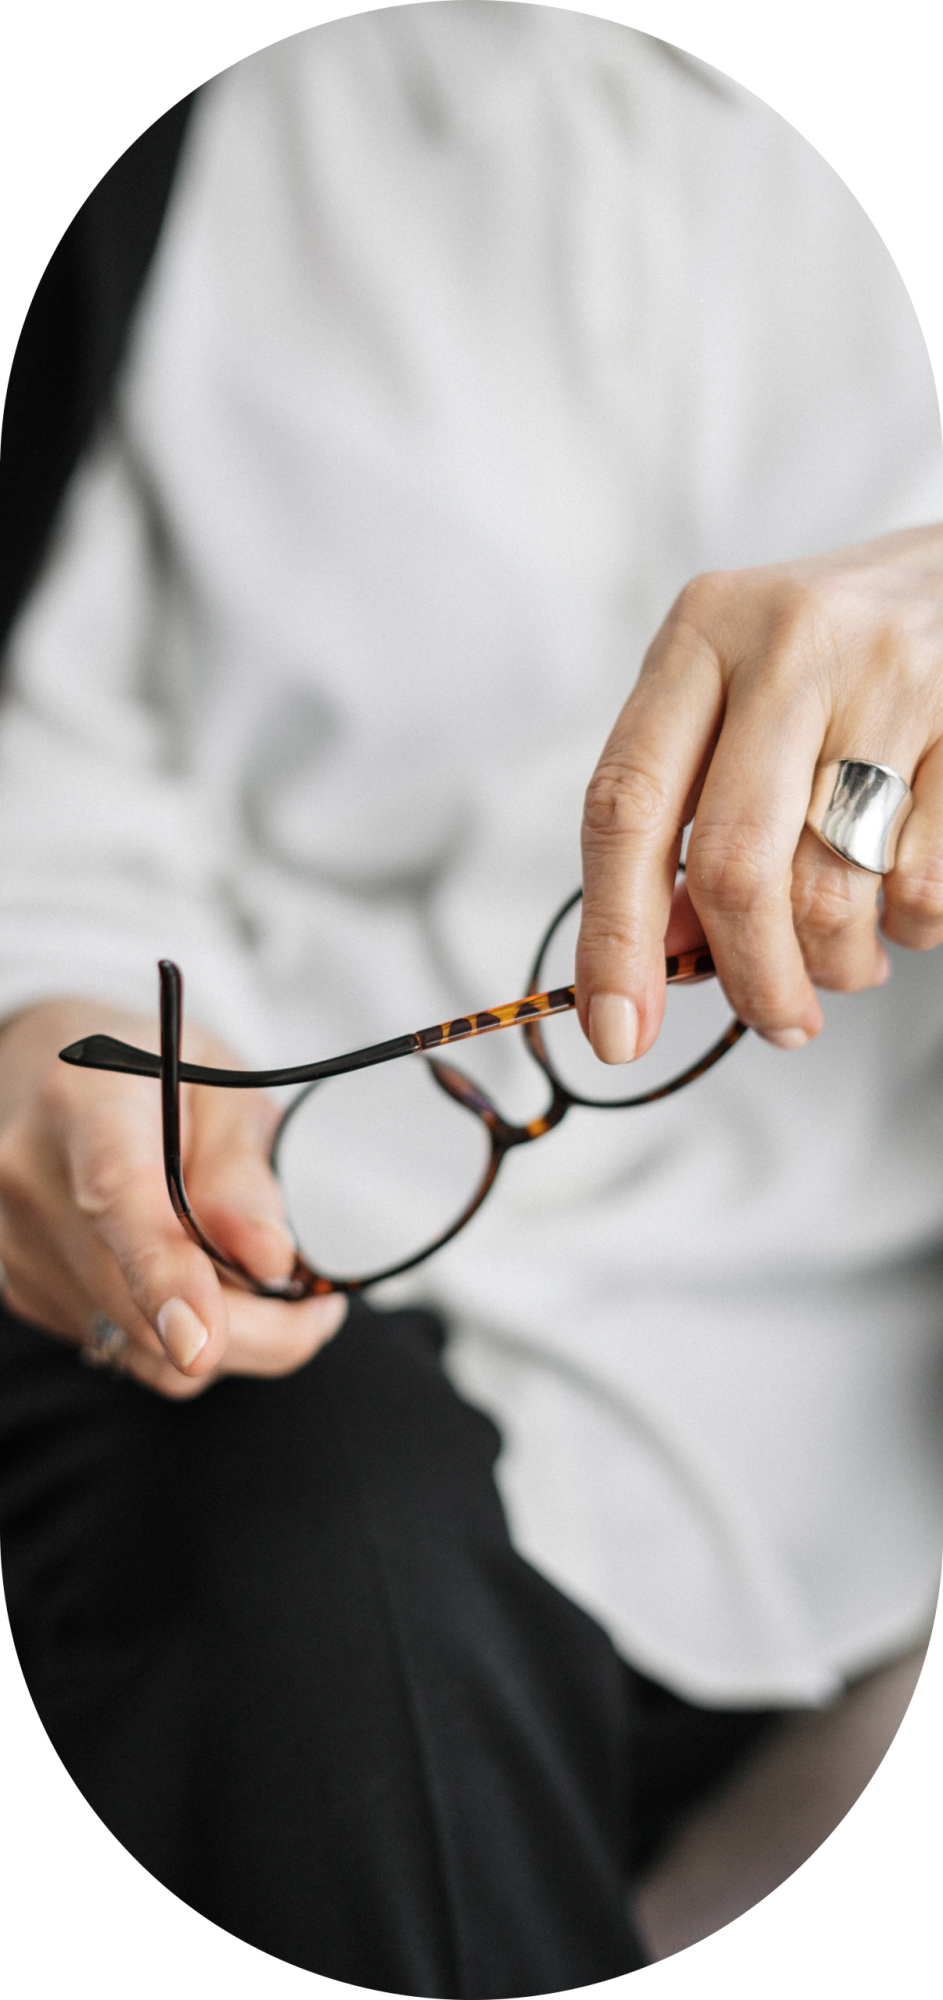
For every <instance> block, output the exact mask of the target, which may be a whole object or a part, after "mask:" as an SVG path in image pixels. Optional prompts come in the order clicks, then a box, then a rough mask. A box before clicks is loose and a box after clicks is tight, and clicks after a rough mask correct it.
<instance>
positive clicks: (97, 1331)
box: [79, 1313, 128, 1375]
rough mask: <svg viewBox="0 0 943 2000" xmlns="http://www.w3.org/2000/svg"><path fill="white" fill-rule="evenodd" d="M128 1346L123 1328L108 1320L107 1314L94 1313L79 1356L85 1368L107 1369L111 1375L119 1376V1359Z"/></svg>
mask: <svg viewBox="0 0 943 2000" xmlns="http://www.w3.org/2000/svg"><path fill="white" fill-rule="evenodd" d="M127 1345H128V1336H127V1334H126V1333H125V1330H124V1327H123V1326H118V1324H117V1322H116V1321H115V1320H113V1319H109V1318H108V1314H107V1313H96V1314H95V1317H94V1319H93V1321H92V1325H91V1332H90V1334H89V1338H88V1340H87V1341H86V1343H85V1346H84V1347H80V1348H79V1355H80V1357H81V1359H82V1360H83V1361H84V1362H85V1365H86V1367H87V1368H107V1369H109V1370H110V1372H111V1374H112V1375H120V1374H121V1357H122V1355H123V1353H124V1350H125V1348H126V1347H127Z"/></svg>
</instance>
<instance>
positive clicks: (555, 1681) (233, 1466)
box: [0, 1305, 766, 2000]
mask: <svg viewBox="0 0 943 2000" xmlns="http://www.w3.org/2000/svg"><path fill="white" fill-rule="evenodd" d="M440 1344H441V1329H440V1327H439V1325H438V1323H437V1322H436V1321H435V1320H434V1319H433V1318H432V1317H431V1315H429V1314H426V1313H421V1312H415V1311H413V1312H400V1313H393V1314H385V1315H381V1314H377V1313H375V1312H372V1311H371V1310H370V1309H369V1308H367V1307H365V1306H363V1305H358V1306H355V1307H354V1309H353V1310H352V1312H351V1315H350V1318H349V1320H348V1323H347V1325H346V1326H345V1328H344V1329H343V1331H342V1332H341V1334H340V1335H339V1336H338V1337H337V1339H336V1340H335V1341H334V1342H332V1343H331V1344H330V1345H329V1346H328V1347H327V1348H326V1349H325V1350H324V1351H323V1353H322V1354H320V1355H319V1356H318V1357H317V1358H316V1359H315V1360H314V1361H313V1362H311V1363H310V1365H309V1366H308V1367H307V1368H304V1369H302V1370H301V1371H300V1372H299V1373H298V1374H297V1375H294V1376H292V1377H289V1378H287V1379H285V1380H283V1381H276V1382H260V1381H242V1380H230V1381H226V1382H223V1383H221V1384H220V1385H219V1386H218V1387H216V1388H214V1389H213V1390H212V1391H211V1392H210V1393H208V1394H207V1395H206V1396H204V1397H201V1398H199V1399H198V1400H196V1401H195V1402H192V1403H186V1404H182V1405H180V1404H173V1403H169V1402H165V1401H163V1400H162V1399H160V1398H159V1397H156V1396H153V1395H151V1394H150V1393H148V1392H147V1391H146V1390H143V1389H140V1388H139V1387H137V1385H135V1384H134V1383H132V1382H129V1381H127V1380H123V1379H115V1378H113V1377H110V1376H102V1375H101V1374H99V1373H98V1372H96V1371H92V1370H89V1369H87V1368H84V1367H82V1366H81V1365H80V1363H79V1362H78V1360H77V1358H76V1355H75V1352H74V1350H72V1349H70V1348H67V1347H65V1346H63V1344H62V1343H60V1342H56V1341H54V1340H52V1339H51V1338H49V1337H47V1336H45V1335H44V1334H42V1333H39V1332H37V1331H36V1330H35V1329H34V1328H31V1327H27V1326H26V1325H24V1324H23V1323H22V1322H20V1321H17V1320H15V1319H13V1318H11V1317H10V1316H9V1315H2V1314H0V1540H2V1552H3V1574H4V1584H5V1589H6V1595H7V1604H8V1608H9V1613H10V1619H11V1624H12V1627H13V1635H14V1639H15V1642H16V1646H17V1649H18V1653H19V1657H20V1661H21V1663H22V1667H23V1671H24V1674H25V1677H26V1681H27V1684H28V1687H29V1689H30V1693H31V1695H32V1698H33V1700H34V1702H35V1704H36V1708H37V1710H38V1712H39V1715H40V1717H41V1719H42V1721H43V1723H44V1725H45V1727H46V1729H47V1731H48V1733H49V1736H50V1737H51V1739H52V1742H53V1744H54V1746H55V1748H56V1750H57V1751H58V1753H59V1755H60V1756H61V1758H62V1760H63V1762H64V1764H65V1765H66V1768H67V1769H68V1770H69V1772H70V1773H71V1774H72V1776H73V1778H74V1779H75V1781H76V1783H77V1784H78V1786H79V1787H80V1789H81V1791H82V1792H83V1793H84V1795H85V1797H86V1798H87V1799H88V1800H89V1802H90V1804H91V1805H92V1806H93V1807H94V1809H95V1811H96V1812H97V1813H98V1814H99V1815H100V1817H101V1818H102V1820H104V1822H105V1824H106V1825H107V1826H108V1827H110V1828H111V1830H112V1831H113V1832H114V1833H115V1834H116V1835H117V1836H118V1838H119V1839H120V1840H121V1841H122V1842H123V1843H124V1845H125V1846H126V1847H127V1848H128V1849H129V1850H130V1851H131V1853H132V1854H134V1855H135V1856H136V1857H137V1859H138V1860H139V1861H141V1862H142V1863H143V1865H144V1866H145V1867H146V1868H148V1869H149V1870H150V1871H151V1872H152V1873H153V1874H154V1875H155V1876H157V1877H158V1879H159V1880H160V1881H161V1882H163V1883H165V1884H166V1885H167V1887H168V1888H169V1889H171V1890H173V1891H174V1892H175V1893H176V1894H177V1895H179V1896H180V1897H182V1898H183V1899H184V1901H186V1902H188V1903H190V1904H192V1905H193V1906H194V1907H195V1908H196V1909H198V1910H200V1911H202V1912H203V1913H204V1915H206V1916H207V1917H209V1918H211V1919H212V1920H213V1922H215V1923H217V1924H220V1925H222V1926H223V1927H224V1928H225V1929H226V1930H229V1931H232V1932H234V1933H235V1934H236V1935H237V1936H239V1937H242V1938H245V1939H246V1940H247V1941H248V1942H250V1943H251V1944H253V1945H256V1946H258V1947H260V1948H261V1949H262V1950H264V1951H268V1952H271V1953H273V1954H274V1955H275V1956H277V1957H280V1958H284V1959H287V1960H290V1961H292V1962H294V1963H295V1964H297V1965H300V1966H303V1967H306V1968H308V1969H309V1970H312V1971H316V1972H319V1973H325V1974H328V1975H330V1976H333V1977H335V1978H338V1979H343V1980H347V1981H350V1982H352V1983H354V1984H360V1985H365V1986H371V1987H375V1988H380V1989H382V1990H386V1991H389V1992H398V1993H399V1992H402V1993H409V1994H414V1995H426V1994H429V1995H438V1996H443V2000H444V1996H450V1995H456V1996H467V2000H500V1997H501V1996H505V1995H520V1994H533V1993H541V1992H550V1991H557V1990H559V1989H561V1988H564V1987H571V1986H577V1985H583V1984H586V1983H588V1982H590V1981H593V1980H601V1979H607V1978H611V1977H613V1976H614V1975H616V1974H618V1973H623V1972H629V1971H632V1970H633V1969H635V1968H636V1967H638V1966H639V1965H640V1964H643V1963H644V1962H645V1954H644V1951H643V1948H642V1946H641V1944H640V1942H639V1939H638V1937H637V1936H636V1934H635V1932H634V1930H633V1926H632V1922H631V1918H630V1915H629V1905H628V1900H627V1895H626V1884H627V1881H628V1880H629V1878H630V1877H631V1874H632V1872H633V1869H634V1868H636V1867H637V1866H638V1865H639V1864H640V1862H642V1861H643V1860H644V1859H645V1858H646V1857H647V1856H648V1855H650V1854H651V1853H653V1852H654V1851H655V1849H656V1848H657V1845H658V1842H659V1840H660V1839H661V1838H662V1837H663V1836H664V1834H665V1832H666V1830H667V1829H668V1828H669V1827H670V1826H671V1824H672V1823H673V1820H674V1818H675V1816H676V1815H677V1813H678V1812H679V1811H682V1810H683V1809H684V1807H685V1805H686V1804H687V1803H688V1802H689V1801H690V1800H691V1799H693V1798H694V1797H696V1796H697V1795H698V1794H699V1793H700V1792H702V1791H703V1790H704V1789H705V1788H706V1787H708V1786H709V1785H710V1784H711V1783H712V1782H713V1781H715V1780H716V1778H717V1777H719V1776H720V1775H721V1773H723V1772H724V1771H725V1770H726V1769H727V1768H729V1766H730V1764H731V1762H732V1761H733V1760H734V1759H736V1758H737V1757H739V1756H740V1755H742V1754H743V1752H744V1750H745V1748H746V1747H747V1746H748V1745H749V1743H750V1742H751V1741H752V1740H753V1738H754V1737H755V1736H756V1734H757V1733H758V1732H759V1731H760V1730H761V1729H762V1728H763V1726H764V1723H765V1721H766V1718H764V1717H763V1716H761V1715H757V1714H750V1715H737V1714H733V1713H726V1714H725V1713H715V1714H712V1713H711V1712H709V1711H706V1710H698V1709H696V1708H694V1707H692V1706H691V1705H689V1704H687V1703H685V1702H682V1701H679V1700H678V1699H677V1698H676V1697H674V1696H673V1695H671V1694H669V1693H668V1692H667V1691H666V1690H664V1689H661V1688H658V1687H657V1686H656V1685H654V1684H653V1683H652V1682H650V1681H646V1680H645V1679H644V1678H643V1677H641V1676H640V1675H638V1674H635V1673H633V1672H632V1670H631V1669H630V1668H629V1667H627V1666H626V1665H625V1664H624V1662H623V1661H621V1660H620V1659H619V1657H618V1656H617V1654H616V1652H615V1651H614V1649H613V1647H612V1645H611V1643H610V1641H609V1639H608V1638H607V1636H606V1634H605V1633H604V1632H603V1631H602V1630H601V1628H600V1627H599V1626H598V1625H597V1624H596V1623H595V1622H594V1621H593V1620H592V1619H591V1618H589V1617H587V1616H586V1615H585V1614H584V1613H583V1612H582V1611H581V1610H579V1609H578V1608H577V1607H576V1606H574V1605H573V1604H572V1603H570V1602H569V1601H568V1600H567V1599H566V1598H565V1597H564V1596H563V1595H561V1593H560V1592H559V1591H557V1590H556V1589H554V1588H553V1587H552V1586H551V1585H550V1584H549V1583H547V1582H546V1581H545V1580H544V1579H543V1578H542V1577H540V1576H539V1575H538V1574H537V1573H536V1572H535V1571H534V1570H533V1569H531V1568H530V1567H529V1565H528V1564H527V1563H526V1562H524V1561H523V1560H522V1558H521V1557H520V1556H518V1555H517V1554H516V1553H515V1551H514V1550H513V1549H512V1547H511V1545H510V1542H509V1540H508V1535H507V1529H506V1526H505V1522H504V1517H503V1514H502V1511H501V1507H500V1503H499V1500H498V1497H497V1492H496V1489H495V1486H494V1483H493V1480H492V1466H493V1463H494V1459H495V1455H496V1452H497V1449H498V1443H499V1440H498V1437H497V1433H496V1432H495V1430H494V1427H493V1425H492V1424H491V1423H490V1422H489V1421H488V1420H487V1419H486V1418H485V1417H484V1416H482V1415H481V1414H480V1413H479V1412H477V1411H475V1410H473V1409H470V1408H469V1407H468V1406H467V1405H466V1404H464V1403H463V1402H461V1401H460V1400H459V1398H458V1397H457V1396H456V1395H455V1394H454V1392H453V1391H452V1389H451V1387H450V1386H449V1384H448V1383H447V1381H446V1378H445V1376H444V1375H443V1373H442V1370H441V1367H440V1365H439V1358H438V1357H439V1350H440Z"/></svg>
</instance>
